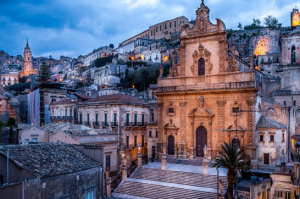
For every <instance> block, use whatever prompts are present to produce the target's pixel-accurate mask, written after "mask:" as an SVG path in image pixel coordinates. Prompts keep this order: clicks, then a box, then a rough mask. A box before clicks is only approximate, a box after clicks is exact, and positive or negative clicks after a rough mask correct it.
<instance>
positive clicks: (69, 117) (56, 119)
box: [50, 116, 74, 122]
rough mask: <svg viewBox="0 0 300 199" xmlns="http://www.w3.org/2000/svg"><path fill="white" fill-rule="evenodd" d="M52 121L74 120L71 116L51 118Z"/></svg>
mask: <svg viewBox="0 0 300 199" xmlns="http://www.w3.org/2000/svg"><path fill="white" fill-rule="evenodd" d="M50 119H51V121H53V122H55V121H72V120H73V119H74V118H73V117H71V116H51V117H50Z"/></svg>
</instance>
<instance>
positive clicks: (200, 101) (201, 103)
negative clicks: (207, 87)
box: [198, 95, 204, 108]
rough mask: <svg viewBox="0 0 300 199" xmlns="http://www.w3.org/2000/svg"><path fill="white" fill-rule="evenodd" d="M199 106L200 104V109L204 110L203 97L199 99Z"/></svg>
mask: <svg viewBox="0 0 300 199" xmlns="http://www.w3.org/2000/svg"><path fill="white" fill-rule="evenodd" d="M198 104H199V107H200V108H203V106H204V97H203V96H202V95H201V96H200V97H199V98H198Z"/></svg>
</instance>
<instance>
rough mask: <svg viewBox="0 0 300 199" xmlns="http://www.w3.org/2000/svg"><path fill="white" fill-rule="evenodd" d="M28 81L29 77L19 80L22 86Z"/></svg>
mask: <svg viewBox="0 0 300 199" xmlns="http://www.w3.org/2000/svg"><path fill="white" fill-rule="evenodd" d="M26 81H27V77H26V76H24V77H20V79H19V83H20V84H24V83H26Z"/></svg>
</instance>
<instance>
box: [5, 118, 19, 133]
mask: <svg viewBox="0 0 300 199" xmlns="http://www.w3.org/2000/svg"><path fill="white" fill-rule="evenodd" d="M6 126H7V127H9V137H10V138H12V137H14V131H13V127H18V124H17V122H16V119H15V118H12V117H10V118H9V119H8V121H7V123H6Z"/></svg>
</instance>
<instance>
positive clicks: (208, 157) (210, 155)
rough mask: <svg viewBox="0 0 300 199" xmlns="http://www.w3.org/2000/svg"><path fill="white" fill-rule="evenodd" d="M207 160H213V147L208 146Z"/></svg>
mask: <svg viewBox="0 0 300 199" xmlns="http://www.w3.org/2000/svg"><path fill="white" fill-rule="evenodd" d="M207 153H208V154H207V160H208V161H209V162H210V161H211V160H212V150H211V148H207Z"/></svg>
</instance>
